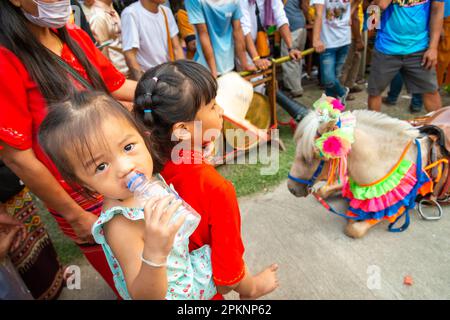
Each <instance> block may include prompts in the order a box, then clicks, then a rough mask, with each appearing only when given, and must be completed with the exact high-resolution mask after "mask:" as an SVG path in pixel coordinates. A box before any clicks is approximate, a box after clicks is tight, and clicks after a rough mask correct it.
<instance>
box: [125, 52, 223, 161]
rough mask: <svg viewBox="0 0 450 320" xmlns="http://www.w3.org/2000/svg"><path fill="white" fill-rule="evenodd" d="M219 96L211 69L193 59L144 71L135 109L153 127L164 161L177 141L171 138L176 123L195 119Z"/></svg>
mask: <svg viewBox="0 0 450 320" xmlns="http://www.w3.org/2000/svg"><path fill="white" fill-rule="evenodd" d="M216 95H217V82H216V80H215V79H214V77H213V76H212V74H211V72H209V70H208V69H207V68H205V67H204V66H202V65H201V64H198V63H196V62H193V61H189V60H177V61H174V62H166V63H163V64H161V65H158V66H156V67H154V68H152V69H150V70H148V71H147V72H145V73H144V75H143V76H142V78H141V79H140V80H139V82H138V84H137V88H136V93H135V96H134V108H133V111H134V113H135V115H136V117H137V118H139V119H140V120H142V121H143V123H144V124H145V125H146V127H147V128H149V129H150V130H151V137H152V140H153V141H154V143H155V148H156V152H157V153H158V155H159V158H160V159H161V160H162V161H166V160H168V159H169V158H170V153H171V151H172V148H173V147H174V146H175V144H176V141H172V140H171V136H172V127H173V125H174V124H176V123H178V122H188V121H193V120H194V119H195V116H196V114H197V112H198V111H199V109H200V107H201V106H202V105H205V104H208V103H210V102H211V101H212V100H213V99H214V98H215V97H216ZM146 111H147V112H146Z"/></svg>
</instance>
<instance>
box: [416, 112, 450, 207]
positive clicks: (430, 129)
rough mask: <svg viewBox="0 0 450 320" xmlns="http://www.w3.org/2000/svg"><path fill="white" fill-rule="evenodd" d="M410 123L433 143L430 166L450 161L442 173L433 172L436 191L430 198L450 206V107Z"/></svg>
mask: <svg viewBox="0 0 450 320" xmlns="http://www.w3.org/2000/svg"><path fill="white" fill-rule="evenodd" d="M409 122H410V123H411V124H412V125H413V126H414V127H417V128H418V129H419V131H420V132H421V133H422V134H425V135H427V136H428V138H429V139H430V140H431V141H432V143H431V146H430V150H429V153H428V154H429V159H428V164H431V163H435V162H437V161H439V160H441V159H446V160H447V161H448V162H446V163H445V162H443V163H442V167H441V169H440V170H441V172H440V173H439V169H438V168H437V167H435V168H434V169H432V170H431V172H430V173H431V174H430V176H431V178H432V179H433V181H434V188H433V189H434V191H433V193H432V194H431V195H429V196H428V198H429V199H432V200H434V201H439V202H440V203H444V204H450V192H449V189H450V166H449V163H450V107H445V108H442V109H439V110H437V111H434V112H432V113H429V114H427V115H426V116H424V117H420V118H415V119H413V120H411V121H409Z"/></svg>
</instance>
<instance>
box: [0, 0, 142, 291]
mask: <svg viewBox="0 0 450 320" xmlns="http://www.w3.org/2000/svg"><path fill="white" fill-rule="evenodd" d="M70 12H71V10H70V1H67V0H14V1H13V0H9V1H8V0H5V1H0V30H1V32H0V83H1V84H2V85H1V86H0V101H1V108H0V157H1V158H2V159H3V161H4V163H5V164H6V165H7V166H8V167H9V168H10V169H11V170H12V171H14V173H15V174H16V175H17V176H18V177H20V179H21V180H22V181H23V182H24V183H25V185H26V186H28V188H29V189H30V190H31V191H32V192H33V193H34V194H36V195H37V196H38V197H39V198H40V199H41V200H43V201H44V202H45V203H46V205H47V207H48V208H49V209H50V212H51V213H52V214H53V216H54V217H55V219H56V221H57V222H58V224H59V226H60V228H61V230H62V231H63V232H64V233H65V234H66V235H67V236H69V237H71V238H72V239H73V240H74V241H75V243H77V244H78V245H79V246H80V249H81V250H82V251H83V253H84V254H85V256H86V258H87V259H88V260H89V262H90V263H91V264H92V265H93V266H94V268H95V269H97V271H98V272H99V273H100V274H101V275H102V276H103V278H104V279H105V280H106V281H107V282H108V284H109V285H110V286H111V287H112V288H114V284H113V280H112V274H111V272H110V270H109V267H108V264H107V262H106V259H105V256H104V254H103V251H102V248H101V247H100V246H98V245H96V244H95V242H94V240H93V238H92V235H91V227H92V225H93V224H94V222H95V221H96V219H97V216H98V215H99V214H100V209H101V205H102V198H100V197H99V198H97V199H86V198H85V197H83V196H82V195H81V194H80V193H79V192H77V190H74V189H73V188H71V187H70V186H68V185H67V184H66V183H65V182H64V180H63V179H62V178H61V176H60V174H59V173H58V171H57V170H56V168H55V166H54V164H53V163H52V162H51V161H50V160H49V159H48V158H47V157H46V156H45V155H44V153H43V152H42V150H41V148H40V146H39V144H38V142H37V132H38V128H39V126H40V124H41V122H42V120H43V119H44V117H45V115H46V114H47V103H50V102H58V101H61V100H64V99H65V98H66V97H67V96H69V95H70V94H71V92H73V91H74V90H86V89H89V90H90V89H95V90H100V91H104V92H108V93H109V94H111V95H112V96H113V97H114V98H116V99H119V100H125V101H131V100H132V98H133V92H134V90H135V87H136V83H135V82H134V81H129V80H126V79H125V77H124V76H123V75H122V74H121V73H120V72H119V71H117V70H116V69H115V68H114V67H113V66H112V64H111V63H110V62H109V61H108V60H107V59H106V58H105V57H104V56H103V55H102V53H101V52H100V51H99V50H97V48H96V47H95V45H94V44H93V43H92V41H91V39H90V38H89V36H88V35H87V34H86V33H85V32H84V31H82V30H81V29H78V27H76V26H75V25H73V26H72V25H66V22H67V20H68V19H69V17H70ZM67 65H68V66H70V67H71V69H70V67H69V68H68V67H67ZM69 70H70V71H69Z"/></svg>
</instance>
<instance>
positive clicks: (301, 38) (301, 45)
mask: <svg viewBox="0 0 450 320" xmlns="http://www.w3.org/2000/svg"><path fill="white" fill-rule="evenodd" d="M307 35H308V32H307V31H306V29H305V28H302V29H300V34H299V37H298V49H299V50H300V51H303V50H305V46H306V37H307ZM303 62H304V58H302V60H301V61H300V62H299V68H300V87H301V88H302V91H303V86H302V75H303Z"/></svg>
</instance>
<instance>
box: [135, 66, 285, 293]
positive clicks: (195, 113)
mask: <svg viewBox="0 0 450 320" xmlns="http://www.w3.org/2000/svg"><path fill="white" fill-rule="evenodd" d="M216 93H217V83H216V81H215V79H214V77H213V76H212V75H211V73H210V72H209V71H208V70H207V69H206V68H205V67H203V66H201V65H200V64H197V63H195V62H191V61H187V60H179V61H176V62H169V63H164V64H162V65H159V66H156V67H154V68H152V69H150V70H148V71H147V72H146V73H145V74H144V75H143V77H142V78H141V80H140V81H139V83H138V86H137V89H136V94H135V101H134V103H135V105H134V113H135V114H136V116H137V117H138V118H140V119H142V121H143V122H144V124H145V125H146V127H147V128H148V129H149V130H150V132H151V134H150V135H151V137H152V139H153V141H155V148H156V150H158V153H159V154H160V155H161V156H162V161H163V162H165V165H164V168H163V170H162V172H161V174H162V176H163V177H164V179H165V180H166V181H167V183H170V184H173V186H174V187H175V189H176V190H177V192H178V194H179V195H180V196H181V197H182V198H183V199H184V200H185V201H186V202H187V203H189V204H190V205H191V206H192V207H193V208H194V209H195V210H196V211H197V212H198V213H200V215H201V217H202V219H201V221H200V224H199V226H198V228H197V229H196V230H195V231H194V233H193V234H192V235H191V237H190V241H189V249H190V250H197V249H198V248H201V247H202V246H204V245H205V244H208V245H210V246H211V260H212V274H213V279H214V282H215V284H216V285H217V289H218V292H219V293H221V294H225V293H227V292H229V291H231V290H235V291H237V292H238V293H239V294H240V297H241V298H242V299H256V298H258V297H261V296H263V295H265V294H268V293H270V292H271V291H273V290H274V289H275V288H276V287H277V286H278V280H277V277H276V271H277V269H278V266H277V265H275V264H274V265H271V266H270V267H268V268H266V269H265V270H263V271H262V272H260V273H259V274H257V275H255V276H252V275H251V274H250V272H249V271H248V269H247V266H246V264H245V262H244V259H243V254H244V246H243V243H242V239H241V217H240V212H239V206H238V202H237V198H236V194H235V191H234V188H233V185H232V184H231V182H229V181H227V180H226V179H224V178H223V177H222V176H221V175H220V174H219V173H218V172H217V171H216V170H215V169H214V167H212V166H211V165H210V164H208V163H207V162H206V160H205V159H204V157H203V154H202V148H203V147H204V146H205V145H206V144H208V143H211V142H212V141H213V140H214V139H215V136H217V135H218V134H219V133H220V130H221V128H222V123H223V119H222V114H223V110H222V108H221V107H220V106H218V105H217V104H216V102H215V97H216ZM214 131H215V133H216V134H214Z"/></svg>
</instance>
